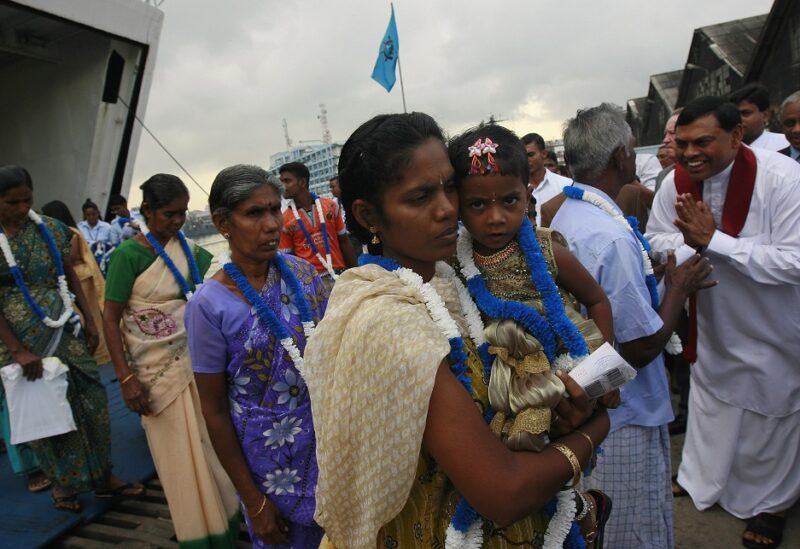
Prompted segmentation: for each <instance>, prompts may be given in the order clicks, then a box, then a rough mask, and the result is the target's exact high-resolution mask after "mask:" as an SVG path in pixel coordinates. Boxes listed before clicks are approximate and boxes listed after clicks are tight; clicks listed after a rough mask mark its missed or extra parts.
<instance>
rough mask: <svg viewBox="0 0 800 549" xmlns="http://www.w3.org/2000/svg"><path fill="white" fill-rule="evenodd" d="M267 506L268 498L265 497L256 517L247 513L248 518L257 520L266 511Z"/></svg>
mask: <svg viewBox="0 0 800 549" xmlns="http://www.w3.org/2000/svg"><path fill="white" fill-rule="evenodd" d="M266 506H267V496H264V500H263V501H262V502H261V507H259V508H258V511H256V513H255V514H254V515H251V514H250V513H247V516H248V517H250V518H256V517H257V516H258V515H260V514H261V512H262V511H263V510H264V507H266Z"/></svg>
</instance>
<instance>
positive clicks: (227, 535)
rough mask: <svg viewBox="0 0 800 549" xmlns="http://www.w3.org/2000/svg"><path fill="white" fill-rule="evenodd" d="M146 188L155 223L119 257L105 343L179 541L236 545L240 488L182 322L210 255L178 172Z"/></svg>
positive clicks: (146, 205)
mask: <svg viewBox="0 0 800 549" xmlns="http://www.w3.org/2000/svg"><path fill="white" fill-rule="evenodd" d="M141 189H142V194H143V198H144V200H143V203H142V212H143V214H144V216H145V219H146V221H147V223H148V227H149V231H146V230H143V233H142V234H140V235H137V236H135V237H134V238H131V239H129V240H126V241H125V242H123V243H122V244H121V245H120V246H119V247H118V248H117V249H116V250H115V252H114V254H113V255H112V258H111V262H110V265H109V270H108V279H107V284H106V308H105V312H104V321H105V330H106V331H105V333H106V342H107V343H108V348H109V350H110V352H111V357H112V361H113V362H114V369H115V371H116V373H117V378H118V379H119V381H120V384H121V386H122V396H123V398H124V399H125V404H126V405H127V406H128V408H130V409H131V410H132V411H134V412H137V413H139V414H141V415H142V425H143V426H144V429H145V433H146V434H147V442H148V445H149V446H150V452H151V454H152V456H153V461H154V462H155V465H156V470H157V471H158V474H159V478H160V480H161V484H162V486H163V487H164V493H165V494H166V496H167V503H168V504H169V509H170V514H171V515H172V522H173V524H174V525H175V533H176V534H177V537H178V541H179V543H180V544H181V545H182V546H185V547H233V546H234V542H235V537H236V533H237V531H238V523H237V519H236V516H237V502H236V496H235V494H234V491H233V486H232V485H231V483H230V480H229V479H228V477H227V475H226V474H225V471H224V470H223V469H222V466H221V465H220V463H219V460H218V459H217V457H216V454H215V453H214V449H213V448H212V447H211V444H210V443H209V438H208V432H207V431H206V425H205V422H204V421H203V417H202V414H201V411H200V402H199V397H198V394H197V388H196V386H195V382H194V376H193V374H192V367H191V363H190V360H189V352H188V348H187V340H186V330H185V328H184V322H183V314H184V309H185V308H186V300H187V299H188V298H190V297H191V294H192V292H193V291H194V290H195V288H196V286H197V285H198V284H199V283H200V282H201V281H202V277H203V275H204V274H205V272H206V271H207V270H208V268H209V266H210V264H211V254H209V253H208V252H207V251H206V250H204V249H203V248H200V247H199V246H196V245H194V244H193V243H190V242H188V241H186V239H185V237H184V236H183V234H182V233H180V228H181V227H182V226H183V223H184V221H185V219H186V209H187V205H188V202H189V192H188V190H187V189H186V187H185V186H184V184H183V183H182V182H181V180H180V179H179V178H177V177H175V176H172V175H164V174H158V175H154V176H153V177H151V178H150V179H148V180H147V181H146V182H145V183H144V184H143V185H142V186H141ZM148 232H149V234H146V233H148ZM120 322H122V330H120ZM121 332H122V333H121ZM123 335H124V341H125V348H126V349H127V358H126V354H125V352H124V351H123V344H122V342H123Z"/></svg>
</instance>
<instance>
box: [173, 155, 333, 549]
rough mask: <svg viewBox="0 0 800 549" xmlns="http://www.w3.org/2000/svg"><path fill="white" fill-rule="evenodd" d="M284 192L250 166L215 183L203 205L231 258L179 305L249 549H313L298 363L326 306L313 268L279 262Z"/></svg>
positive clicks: (310, 470) (310, 435) (304, 397)
mask: <svg viewBox="0 0 800 549" xmlns="http://www.w3.org/2000/svg"><path fill="white" fill-rule="evenodd" d="M281 192H282V189H281V186H280V182H279V181H277V180H276V179H273V178H269V177H268V175H267V173H266V172H265V171H264V170H262V169H261V168H257V167H255V166H242V165H238V166H232V167H230V168H226V169H225V170H223V171H222V172H220V173H219V175H217V177H216V179H215V180H214V184H213V186H212V188H211V195H210V197H209V204H210V209H211V212H212V215H213V219H214V223H215V225H216V226H217V229H218V230H219V231H220V233H222V235H223V236H224V237H225V238H226V239H228V241H229V244H230V250H231V251H230V258H229V259H224V260H223V262H222V263H223V269H221V270H220V271H219V272H218V273H217V274H215V275H214V276H213V277H212V278H211V279H210V280H208V281H207V282H206V283H205V284H203V285H202V286H201V287H200V288H199V289H198V290H197V292H196V293H195V295H194V297H193V298H192V300H191V301H190V302H189V304H188V305H187V308H186V328H187V332H188V336H189V349H190V352H191V356H192V367H193V369H194V371H195V379H196V381H197V387H198V390H199V393H200V400H201V403H202V408H203V415H204V417H205V420H206V424H207V425H208V431H209V435H210V437H211V442H212V444H213V445H214V449H215V450H216V452H217V455H218V456H219V459H220V462H221V463H222V465H223V467H224V468H225V470H226V471H227V473H228V475H229V476H230V478H231V480H232V481H233V484H234V485H235V486H236V489H237V492H238V493H239V498H240V499H241V502H242V507H243V511H244V515H245V520H246V522H247V526H248V529H249V531H250V537H251V539H252V542H253V546H254V547H289V546H290V547H317V546H318V545H319V542H320V540H321V538H322V530H321V529H320V527H319V526H318V525H317V524H316V523H315V522H314V510H315V499H314V492H315V489H316V483H317V463H316V456H315V450H316V445H315V438H314V425H313V422H312V419H311V403H310V402H309V396H308V391H307V389H306V386H305V382H304V381H303V377H302V375H301V370H302V358H301V354H302V351H303V350H304V349H305V344H306V337H307V335H308V334H310V332H311V330H313V325H314V324H316V323H317V322H319V320H320V319H321V318H322V314H323V313H324V310H325V306H326V304H327V299H328V294H327V290H326V289H325V285H324V284H323V283H322V282H321V281H320V279H319V278H318V277H317V275H316V270H315V269H314V267H313V266H311V265H310V264H309V263H307V262H305V261H304V260H302V259H299V258H296V257H294V256H285V255H282V254H279V253H278V251H277V248H278V240H279V235H280V230H281V226H282V219H283V218H282V216H281V210H280V205H281V202H280V197H281Z"/></svg>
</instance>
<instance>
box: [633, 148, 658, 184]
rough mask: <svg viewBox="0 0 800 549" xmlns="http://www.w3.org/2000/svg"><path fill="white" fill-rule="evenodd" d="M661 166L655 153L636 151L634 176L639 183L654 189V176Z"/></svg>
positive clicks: (656, 175)
mask: <svg viewBox="0 0 800 549" xmlns="http://www.w3.org/2000/svg"><path fill="white" fill-rule="evenodd" d="M662 169H663V168H662V167H661V162H659V161H658V158H656V155H654V154H649V153H636V177H638V178H639V183H641V184H642V185H644V186H645V187H647V188H648V189H650V190H651V191H655V189H656V177H658V174H659V172H660V171H661V170H662Z"/></svg>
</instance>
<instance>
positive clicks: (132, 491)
mask: <svg viewBox="0 0 800 549" xmlns="http://www.w3.org/2000/svg"><path fill="white" fill-rule="evenodd" d="M94 495H95V497H98V498H115V497H120V498H131V499H135V498H138V497H141V496H142V495H144V485H143V484H138V483H137V484H133V483H131V482H124V483H122V484H120V485H119V486H117V487H116V488H112V489H110V490H95V491H94Z"/></svg>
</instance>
